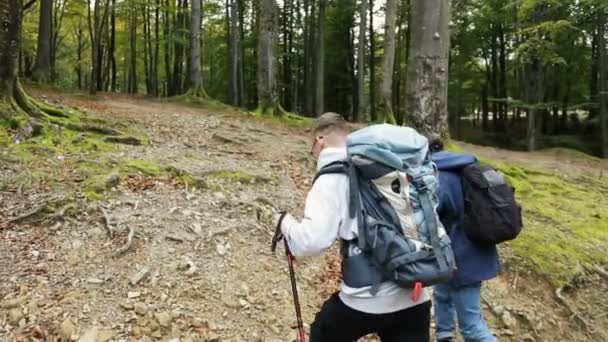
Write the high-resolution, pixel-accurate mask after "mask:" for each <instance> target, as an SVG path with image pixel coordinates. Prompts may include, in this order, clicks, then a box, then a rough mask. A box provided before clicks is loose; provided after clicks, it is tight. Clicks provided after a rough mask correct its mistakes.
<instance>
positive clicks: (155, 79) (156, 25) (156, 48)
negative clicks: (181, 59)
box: [151, 0, 160, 97]
mask: <svg viewBox="0 0 608 342" xmlns="http://www.w3.org/2000/svg"><path fill="white" fill-rule="evenodd" d="M159 21H160V0H156V5H155V8H154V56H153V57H152V76H151V79H152V94H153V95H154V96H155V97H156V96H158V55H159V50H160V42H159V39H160V34H159V31H160V29H159V26H160V23H159Z"/></svg>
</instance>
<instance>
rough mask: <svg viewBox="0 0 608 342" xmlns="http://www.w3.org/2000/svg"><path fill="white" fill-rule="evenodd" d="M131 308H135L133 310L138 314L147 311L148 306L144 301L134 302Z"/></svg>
mask: <svg viewBox="0 0 608 342" xmlns="http://www.w3.org/2000/svg"><path fill="white" fill-rule="evenodd" d="M133 309H134V310H135V312H136V313H137V314H139V315H145V314H146V312H148V306H147V305H146V304H144V303H141V302H140V303H135V305H133Z"/></svg>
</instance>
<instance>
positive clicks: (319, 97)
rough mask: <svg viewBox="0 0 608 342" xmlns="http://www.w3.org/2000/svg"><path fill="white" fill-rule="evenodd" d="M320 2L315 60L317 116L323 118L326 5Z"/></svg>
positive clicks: (323, 0) (320, 0) (322, 0)
mask: <svg viewBox="0 0 608 342" xmlns="http://www.w3.org/2000/svg"><path fill="white" fill-rule="evenodd" d="M325 1H326V0H319V21H318V26H317V28H318V33H317V44H316V53H317V55H316V59H315V67H316V71H317V72H316V73H315V81H316V82H315V115H317V116H321V114H323V109H324V108H325V5H326V3H325Z"/></svg>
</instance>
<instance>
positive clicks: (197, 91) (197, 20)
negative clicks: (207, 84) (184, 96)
mask: <svg viewBox="0 0 608 342" xmlns="http://www.w3.org/2000/svg"><path fill="white" fill-rule="evenodd" d="M190 15H191V16H190V62H189V63H188V65H189V66H190V72H189V79H190V90H189V92H190V95H193V96H197V97H203V98H206V97H207V93H206V92H205V88H204V86H203V73H202V71H201V37H200V34H201V18H202V16H201V0H192V11H191V12H190Z"/></svg>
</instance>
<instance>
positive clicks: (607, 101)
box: [598, 9, 608, 158]
mask: <svg viewBox="0 0 608 342" xmlns="http://www.w3.org/2000/svg"><path fill="white" fill-rule="evenodd" d="M599 12H600V13H599V18H598V31H599V42H598V49H599V51H598V53H599V73H600V84H599V86H600V87H599V88H600V132H601V136H602V139H601V141H602V157H603V158H608V75H607V73H608V65H607V64H608V61H607V59H608V56H607V55H608V53H607V52H606V12H605V10H603V9H600V11H599Z"/></svg>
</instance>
